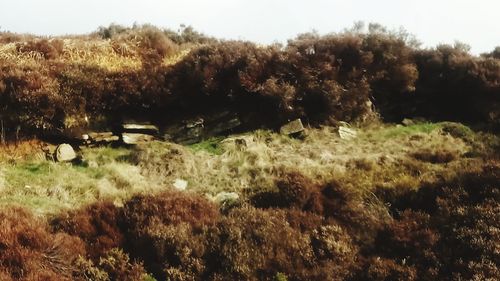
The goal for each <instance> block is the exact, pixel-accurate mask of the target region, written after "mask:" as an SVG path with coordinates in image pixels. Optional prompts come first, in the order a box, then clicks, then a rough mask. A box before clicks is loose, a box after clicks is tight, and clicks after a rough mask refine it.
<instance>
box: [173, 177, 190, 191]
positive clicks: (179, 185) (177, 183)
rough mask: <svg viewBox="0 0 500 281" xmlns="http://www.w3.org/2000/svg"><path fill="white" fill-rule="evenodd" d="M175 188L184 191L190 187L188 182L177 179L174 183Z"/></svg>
mask: <svg viewBox="0 0 500 281" xmlns="http://www.w3.org/2000/svg"><path fill="white" fill-rule="evenodd" d="M173 186H174V187H175V189H177V190H182V191H183V190H186V188H187V187H188V182H187V181H185V180H182V179H176V180H175V181H174V183H173Z"/></svg>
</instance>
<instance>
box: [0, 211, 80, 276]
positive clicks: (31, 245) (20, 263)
mask: <svg viewBox="0 0 500 281" xmlns="http://www.w3.org/2000/svg"><path fill="white" fill-rule="evenodd" d="M0 248H2V254H1V255H0V267H1V270H0V272H1V274H3V275H7V276H8V277H7V278H6V279H7V280H8V279H9V278H11V279H13V280H72V278H71V276H72V274H73V273H74V272H76V271H77V268H76V267H75V262H76V260H77V258H78V256H79V255H85V249H84V245H83V242H82V241H81V240H80V239H78V238H76V237H71V236H69V235H67V234H64V233H50V232H49V230H48V226H47V225H46V223H45V222H44V221H42V220H41V219H38V218H35V217H34V216H33V215H32V214H31V213H30V212H28V211H27V210H24V209H21V208H14V207H3V208H2V209H1V210H0Z"/></svg>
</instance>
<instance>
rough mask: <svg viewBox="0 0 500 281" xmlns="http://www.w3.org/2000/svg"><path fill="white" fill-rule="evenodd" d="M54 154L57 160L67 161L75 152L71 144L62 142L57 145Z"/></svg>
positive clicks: (72, 158)
mask: <svg viewBox="0 0 500 281" xmlns="http://www.w3.org/2000/svg"><path fill="white" fill-rule="evenodd" d="M55 156H56V157H55V158H56V160H57V161H58V162H68V161H72V160H74V159H75V158H76V153H75V150H74V149H73V147H72V146H71V145H69V144H67V143H63V144H60V145H59V146H57V148H56V153H55Z"/></svg>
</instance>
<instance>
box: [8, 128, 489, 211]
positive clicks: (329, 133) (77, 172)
mask: <svg viewBox="0 0 500 281" xmlns="http://www.w3.org/2000/svg"><path fill="white" fill-rule="evenodd" d="M444 126H447V127H450V124H449V123H435V124H431V123H423V124H417V125H412V126H408V127H401V126H382V127H367V128H358V129H357V130H358V137H357V138H356V139H353V140H349V141H347V140H343V139H340V137H338V135H337V132H336V130H335V128H331V127H324V128H320V129H308V131H307V137H306V138H305V139H304V140H297V139H292V138H288V137H286V136H283V135H280V134H276V133H273V132H271V131H263V130H259V131H255V132H251V133H247V134H242V135H237V136H231V137H228V138H225V139H222V138H212V139H209V140H206V141H203V142H200V143H197V144H193V145H189V146H181V145H177V144H173V143H165V142H153V143H149V144H147V145H143V146H139V147H137V148H123V147H121V148H113V147H98V148H88V149H84V150H82V151H81V154H82V157H83V159H84V161H83V162H82V164H79V165H76V164H65V163H53V162H50V161H45V160H40V159H37V158H36V157H35V158H33V157H31V156H28V155H31V154H32V151H31V150H30V149H28V148H26V147H24V146H22V145H21V146H20V147H23V149H24V150H26V151H30V152H31V153H30V154H28V153H27V154H26V155H25V156H24V157H23V156H22V155H19V156H18V157H16V158H15V159H8V158H7V157H3V158H2V157H0V159H3V160H0V195H1V199H0V205H6V204H20V205H25V206H28V207H29V208H30V209H33V210H35V211H36V212H37V213H39V214H48V215H51V214H56V213H58V212H60V211H61V210H65V209H73V208H77V207H80V206H83V205H86V204H90V203H92V202H95V201H97V200H102V199H106V198H107V199H112V200H114V201H115V202H116V204H121V202H123V200H125V199H127V198H129V197H130V196H132V195H134V194H137V193H150V192H155V191H156V190H164V189H169V188H172V186H173V182H174V181H175V180H177V179H182V180H186V181H187V182H188V190H191V191H195V192H198V193H201V194H207V195H210V196H214V195H216V194H218V193H219V192H237V193H239V194H240V195H242V196H243V198H248V197H249V196H252V194H255V193H257V192H260V191H261V190H273V189H274V188H276V187H275V182H276V180H278V179H280V178H281V177H282V176H283V175H284V174H286V173H290V172H298V173H300V174H303V175H304V176H306V177H308V178H311V179H313V181H315V182H317V183H325V182H328V181H330V180H332V179H335V180H337V181H340V182H341V183H343V184H344V185H346V186H350V187H352V188H354V189H357V190H361V191H363V192H365V193H366V194H371V193H372V192H374V191H375V190H378V189H381V188H382V189H400V188H405V189H417V188H418V187H419V186H421V184H422V183H423V182H434V181H437V180H439V179H443V178H445V179H446V178H451V177H453V176H454V175H455V174H456V173H457V172H458V171H460V170H462V169H465V168H466V167H467V166H474V165H477V164H478V163H479V162H480V161H481V160H480V158H479V156H480V155H481V153H478V151H479V152H480V151H483V152H486V151H491V149H494V148H491V146H492V145H494V144H495V143H497V144H498V137H497V136H489V141H488V142H485V143H482V142H481V141H480V140H476V142H475V143H470V142H467V141H465V140H464V138H463V134H461V133H460V134H454V136H453V135H451V134H450V133H447V132H445V131H444V130H443V127H444ZM453 128H462V127H461V125H460V126H458V125H453ZM459 131H460V132H462V131H466V132H468V133H467V136H469V137H470V134H474V133H473V132H472V131H470V132H469V131H468V130H466V129H460V130H459ZM471 132H472V133H471ZM476 139H479V138H478V137H476ZM495 140H496V141H495ZM238 142H239V143H240V144H241V143H242V142H243V143H244V144H245V145H243V146H241V145H238ZM37 145H39V144H38V143H37ZM488 149H489V150H488ZM9 151H11V150H9ZM471 151H475V154H472V156H471V154H470V152H471ZM483 154H484V153H483ZM474 155H476V156H474Z"/></svg>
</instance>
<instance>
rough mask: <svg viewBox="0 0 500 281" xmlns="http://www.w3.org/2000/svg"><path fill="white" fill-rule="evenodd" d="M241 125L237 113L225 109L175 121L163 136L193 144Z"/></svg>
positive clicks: (165, 130) (166, 138)
mask: <svg viewBox="0 0 500 281" xmlns="http://www.w3.org/2000/svg"><path fill="white" fill-rule="evenodd" d="M240 125H241V120H240V119H239V117H238V116H237V115H236V114H234V113H231V112H227V111H223V112H218V113H215V114H205V115H203V116H201V117H199V116H198V117H195V118H191V119H185V120H182V121H178V122H175V123H173V124H172V125H169V126H167V127H166V128H164V131H163V136H164V139H165V140H169V141H172V142H176V143H181V144H193V143H197V142H200V141H202V140H204V139H208V138H211V137H215V136H220V135H223V134H225V133H228V132H230V131H231V130H233V129H235V128H237V127H239V126H240Z"/></svg>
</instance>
